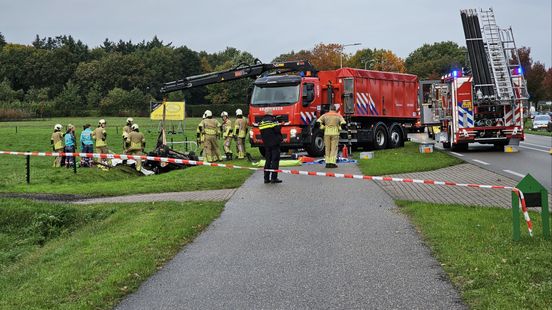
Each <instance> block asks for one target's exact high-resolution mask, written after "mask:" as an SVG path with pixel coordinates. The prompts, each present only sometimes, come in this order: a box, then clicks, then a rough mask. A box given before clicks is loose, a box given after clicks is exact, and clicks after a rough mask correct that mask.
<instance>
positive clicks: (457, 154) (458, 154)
mask: <svg viewBox="0 0 552 310" xmlns="http://www.w3.org/2000/svg"><path fill="white" fill-rule="evenodd" d="M450 153H451V154H454V155H456V156H460V157H464V155H462V154H460V153H456V152H450Z"/></svg>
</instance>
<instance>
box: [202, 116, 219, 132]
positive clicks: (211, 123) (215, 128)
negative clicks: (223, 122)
mask: <svg viewBox="0 0 552 310" xmlns="http://www.w3.org/2000/svg"><path fill="white" fill-rule="evenodd" d="M199 129H200V131H201V132H202V133H204V134H206V135H211V136H215V135H218V134H220V123H219V121H217V120H216V119H212V118H206V119H204V120H202V121H201V122H200V123H199Z"/></svg>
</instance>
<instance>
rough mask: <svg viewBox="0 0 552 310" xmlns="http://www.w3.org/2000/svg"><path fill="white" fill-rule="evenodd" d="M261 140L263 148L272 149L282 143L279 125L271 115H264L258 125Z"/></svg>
mask: <svg viewBox="0 0 552 310" xmlns="http://www.w3.org/2000/svg"><path fill="white" fill-rule="evenodd" d="M259 130H260V131H261V138H263V145H264V146H265V147H274V146H278V145H280V144H281V143H282V132H281V128H280V124H279V123H278V121H277V120H276V118H275V117H274V116H272V115H265V116H263V119H262V120H261V123H260V124H259Z"/></svg>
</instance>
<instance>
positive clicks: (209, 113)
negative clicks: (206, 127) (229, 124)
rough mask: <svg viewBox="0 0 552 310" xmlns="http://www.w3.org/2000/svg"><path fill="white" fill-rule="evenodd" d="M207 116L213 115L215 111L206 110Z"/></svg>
mask: <svg viewBox="0 0 552 310" xmlns="http://www.w3.org/2000/svg"><path fill="white" fill-rule="evenodd" d="M203 115H205V117H213V112H211V110H205V114H203Z"/></svg>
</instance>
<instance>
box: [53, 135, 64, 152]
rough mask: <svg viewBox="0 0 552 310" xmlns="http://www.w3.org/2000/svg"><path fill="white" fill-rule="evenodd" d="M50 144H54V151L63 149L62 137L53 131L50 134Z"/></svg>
mask: <svg viewBox="0 0 552 310" xmlns="http://www.w3.org/2000/svg"><path fill="white" fill-rule="evenodd" d="M51 140H52V143H53V144H54V149H55V150H59V149H63V148H64V147H65V143H64V141H63V135H62V134H61V132H59V131H54V133H52V139H51Z"/></svg>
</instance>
